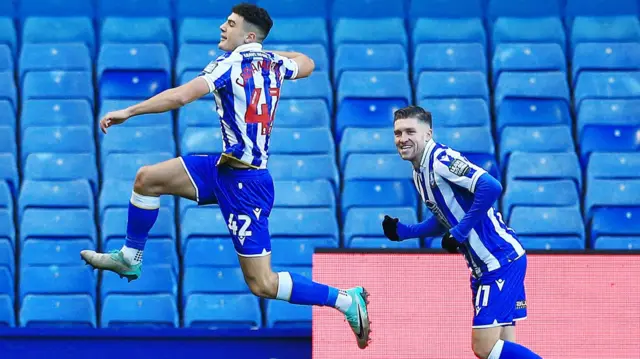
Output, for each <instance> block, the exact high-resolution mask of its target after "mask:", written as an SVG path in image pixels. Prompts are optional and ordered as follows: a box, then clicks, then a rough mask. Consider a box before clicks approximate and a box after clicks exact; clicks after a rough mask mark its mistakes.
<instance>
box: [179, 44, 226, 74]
mask: <svg viewBox="0 0 640 359" xmlns="http://www.w3.org/2000/svg"><path fill="white" fill-rule="evenodd" d="M223 53H224V52H223V51H222V50H220V49H219V48H218V46H217V45H215V44H182V45H180V49H179V51H178V57H177V59H176V76H180V75H182V73H183V72H185V71H202V70H203V69H204V68H205V67H206V66H207V65H208V64H209V63H210V62H211V61H215V60H216V59H217V58H218V56H220V55H222V54H223Z"/></svg>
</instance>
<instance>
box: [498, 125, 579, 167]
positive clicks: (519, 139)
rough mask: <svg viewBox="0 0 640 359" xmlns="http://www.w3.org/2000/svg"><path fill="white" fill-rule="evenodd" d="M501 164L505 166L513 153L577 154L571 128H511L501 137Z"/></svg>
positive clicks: (507, 128)
mask: <svg viewBox="0 0 640 359" xmlns="http://www.w3.org/2000/svg"><path fill="white" fill-rule="evenodd" d="M499 147H500V163H501V164H503V165H502V167H504V166H505V164H506V161H507V159H508V157H509V155H510V154H511V153H512V152H515V151H520V152H575V144H574V143H573V137H572V136H571V129H570V128H569V126H539V127H521V126H510V127H505V128H504V129H503V130H502V135H501V136H500V145H499Z"/></svg>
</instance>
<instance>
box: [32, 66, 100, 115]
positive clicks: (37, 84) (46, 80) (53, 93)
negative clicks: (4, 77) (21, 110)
mask: <svg viewBox="0 0 640 359" xmlns="http://www.w3.org/2000/svg"><path fill="white" fill-rule="evenodd" d="M22 93H23V96H22V100H23V101H26V100H46V99H49V100H54V99H55V100H67V99H79V100H85V101H88V102H89V104H90V105H92V106H93V101H94V94H93V80H92V75H91V72H81V71H68V72H65V71H52V72H29V73H27V74H26V75H25V77H24V85H23V88H22Z"/></svg>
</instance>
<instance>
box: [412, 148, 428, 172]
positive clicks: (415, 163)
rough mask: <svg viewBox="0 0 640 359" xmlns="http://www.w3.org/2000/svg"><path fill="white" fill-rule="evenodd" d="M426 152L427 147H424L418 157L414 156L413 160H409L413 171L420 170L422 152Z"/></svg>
mask: <svg viewBox="0 0 640 359" xmlns="http://www.w3.org/2000/svg"><path fill="white" fill-rule="evenodd" d="M426 150H427V147H426V146H425V147H424V148H423V149H422V151H421V152H420V155H419V156H416V157H415V158H414V159H412V160H411V164H412V165H413V168H414V169H415V170H419V169H420V166H421V165H422V158H423V157H424V151H426Z"/></svg>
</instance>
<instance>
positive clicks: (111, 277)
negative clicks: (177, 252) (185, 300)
mask: <svg viewBox="0 0 640 359" xmlns="http://www.w3.org/2000/svg"><path fill="white" fill-rule="evenodd" d="M145 249H146V248H145ZM145 252H146V250H145ZM113 294H133V295H141V294H170V295H172V296H174V297H175V296H177V295H178V281H177V278H176V277H175V275H174V273H173V270H172V268H171V267H170V266H168V265H164V266H160V265H156V264H154V265H152V266H145V269H144V275H142V276H140V278H139V279H137V280H136V285H130V284H129V283H128V281H127V280H125V279H123V278H120V276H119V275H117V274H116V273H113V272H107V273H103V274H102V282H101V285H100V299H101V300H102V301H103V302H104V301H105V299H106V297H107V296H109V295H113Z"/></svg>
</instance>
